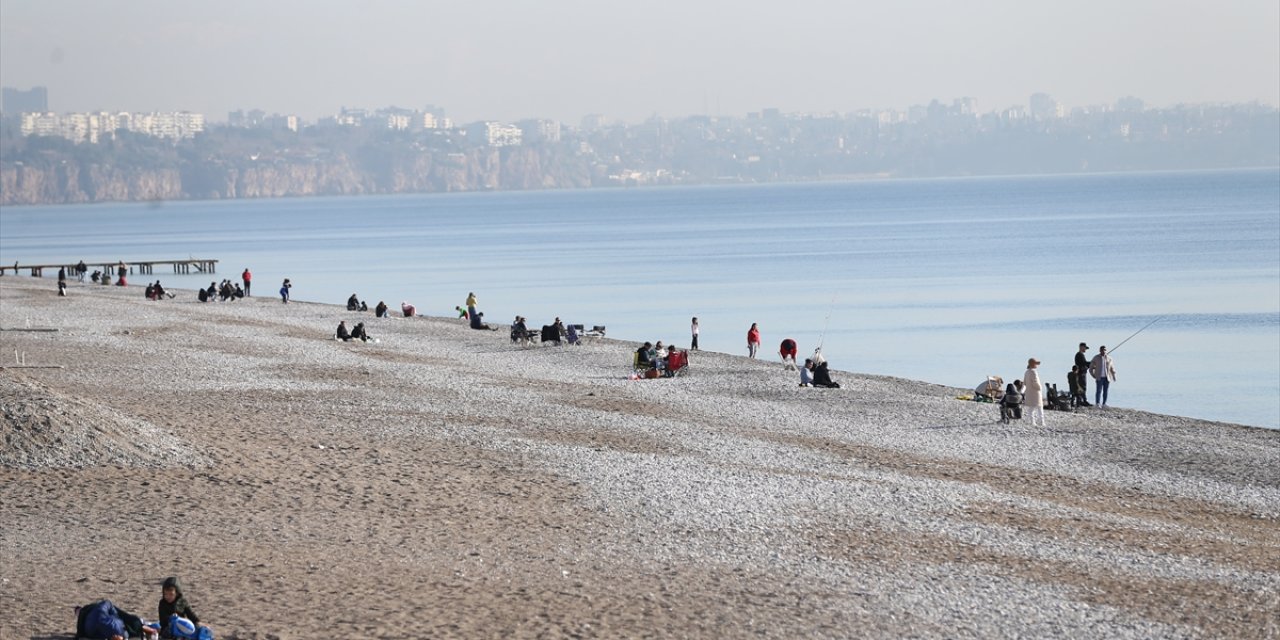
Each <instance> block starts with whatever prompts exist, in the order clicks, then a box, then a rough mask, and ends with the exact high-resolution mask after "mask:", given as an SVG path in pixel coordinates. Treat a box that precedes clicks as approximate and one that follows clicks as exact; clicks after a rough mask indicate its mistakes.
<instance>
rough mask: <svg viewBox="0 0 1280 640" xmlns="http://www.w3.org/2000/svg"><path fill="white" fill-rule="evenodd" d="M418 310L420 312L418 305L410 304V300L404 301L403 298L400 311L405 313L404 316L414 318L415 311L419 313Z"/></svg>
mask: <svg viewBox="0 0 1280 640" xmlns="http://www.w3.org/2000/svg"><path fill="white" fill-rule="evenodd" d="M417 312H418V308H417V307H415V306H413V305H411V304H409V303H408V302H405V301H403V300H401V301H400V313H403V314H404V317H406V318H412V317H413V314H415V313H417Z"/></svg>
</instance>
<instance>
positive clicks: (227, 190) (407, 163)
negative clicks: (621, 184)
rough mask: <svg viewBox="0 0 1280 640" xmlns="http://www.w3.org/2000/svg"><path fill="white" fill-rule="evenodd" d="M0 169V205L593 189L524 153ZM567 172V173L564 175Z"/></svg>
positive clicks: (553, 162) (580, 175)
mask: <svg viewBox="0 0 1280 640" xmlns="http://www.w3.org/2000/svg"><path fill="white" fill-rule="evenodd" d="M41 160H42V161H41V162H31V163H21V162H6V163H4V164H3V165H2V166H0V204H3V205H32V204H63V203H86V202H107V201H138V200H180V199H226V198H278V197H286V196H317V195H358V194H380V193H430V192H444V191H476V190H495V189H544V188H560V187H582V186H589V185H590V171H589V170H588V168H587V167H585V166H581V167H579V166H576V165H575V164H574V163H566V162H564V161H563V160H562V159H559V158H555V157H554V154H551V153H549V152H539V151H538V150H535V149H530V148H524V147H507V148H501V149H496V148H490V149H474V150H470V151H467V152H463V153H447V154H446V153H440V152H436V153H432V152H430V151H427V150H423V151H421V152H417V153H400V154H386V155H377V154H370V153H365V154H362V155H351V154H345V153H335V154H331V155H328V156H326V157H324V158H279V157H277V158H271V159H263V160H251V159H248V158H245V159H241V160H238V161H234V162H233V161H227V160H225V159H221V158H210V159H202V160H191V159H175V160H173V161H172V164H174V165H176V166H172V167H154V166H151V167H142V166H124V165H116V164H107V163H103V162H89V161H86V160H82V159H77V158H76V157H75V156H74V155H72V154H67V153H63V154H57V155H50V156H47V157H45V158H42V159H41ZM566 167H567V168H566Z"/></svg>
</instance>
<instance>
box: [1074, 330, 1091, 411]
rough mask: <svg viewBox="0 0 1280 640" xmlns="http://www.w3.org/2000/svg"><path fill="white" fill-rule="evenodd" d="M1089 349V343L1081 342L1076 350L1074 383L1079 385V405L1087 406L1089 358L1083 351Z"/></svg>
mask: <svg viewBox="0 0 1280 640" xmlns="http://www.w3.org/2000/svg"><path fill="white" fill-rule="evenodd" d="M1088 350H1089V345H1087V344H1085V343H1083V342H1081V343H1080V350H1079V351H1077V352H1076V384H1079V385H1080V406H1082V407H1088V406H1090V405H1089V400H1088V398H1089V384H1088V382H1087V381H1088V380H1089V358H1088V357H1087V356H1085V355H1084V352H1086V351H1088Z"/></svg>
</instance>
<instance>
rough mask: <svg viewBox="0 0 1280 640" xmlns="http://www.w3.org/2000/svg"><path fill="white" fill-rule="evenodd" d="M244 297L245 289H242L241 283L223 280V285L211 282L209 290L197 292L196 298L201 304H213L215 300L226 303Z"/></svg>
mask: <svg viewBox="0 0 1280 640" xmlns="http://www.w3.org/2000/svg"><path fill="white" fill-rule="evenodd" d="M243 297H244V289H242V288H240V283H238V282H236V283H232V282H231V281H230V280H223V281H222V282H221V283H217V282H210V283H209V288H208V289H200V290H198V291H197V292H196V298H198V299H199V300H200V302H211V301H213V299H214V298H217V299H218V300H221V301H223V302H226V301H227V300H239V299H240V298H243Z"/></svg>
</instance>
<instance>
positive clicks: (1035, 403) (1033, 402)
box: [1022, 358, 1048, 427]
mask: <svg viewBox="0 0 1280 640" xmlns="http://www.w3.org/2000/svg"><path fill="white" fill-rule="evenodd" d="M1039 366H1040V361H1039V360H1036V359H1035V358H1028V359H1027V372H1026V373H1025V374H1023V375H1022V386H1023V387H1024V390H1023V394H1024V395H1023V397H1024V401H1023V404H1024V405H1025V406H1026V408H1027V413H1028V414H1030V418H1031V426H1033V427H1034V426H1036V417H1037V416H1039V418H1040V426H1042V427H1044V426H1048V425H1046V424H1045V421H1044V385H1043V384H1041V383H1040V372H1039V371H1037V370H1036V367H1039Z"/></svg>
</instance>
